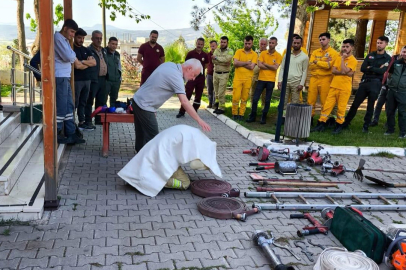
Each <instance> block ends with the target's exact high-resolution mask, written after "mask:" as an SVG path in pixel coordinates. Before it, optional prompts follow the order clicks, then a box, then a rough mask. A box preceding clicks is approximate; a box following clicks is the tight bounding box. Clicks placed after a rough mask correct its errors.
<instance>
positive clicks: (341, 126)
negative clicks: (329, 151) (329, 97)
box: [332, 123, 343, 134]
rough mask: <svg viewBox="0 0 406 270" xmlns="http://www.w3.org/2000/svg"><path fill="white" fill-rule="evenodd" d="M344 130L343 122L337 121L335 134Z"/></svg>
mask: <svg viewBox="0 0 406 270" xmlns="http://www.w3.org/2000/svg"><path fill="white" fill-rule="evenodd" d="M341 131H343V124H339V123H336V126H335V128H334V130H333V132H332V133H333V134H340V133H341Z"/></svg>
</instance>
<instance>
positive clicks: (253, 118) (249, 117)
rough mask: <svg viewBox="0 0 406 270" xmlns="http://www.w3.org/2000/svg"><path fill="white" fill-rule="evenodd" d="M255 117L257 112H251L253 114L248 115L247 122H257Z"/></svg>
mask: <svg viewBox="0 0 406 270" xmlns="http://www.w3.org/2000/svg"><path fill="white" fill-rule="evenodd" d="M255 118H256V113H251V114H250V115H249V116H248V119H247V120H245V122H247V123H252V122H255V120H256V119H255Z"/></svg>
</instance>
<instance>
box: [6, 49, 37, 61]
mask: <svg viewBox="0 0 406 270" xmlns="http://www.w3.org/2000/svg"><path fill="white" fill-rule="evenodd" d="M7 49H8V50H10V51H12V52H14V53H17V54H19V55H22V56H24V58H27V59H28V60H30V59H31V58H32V57H31V56H29V55H28V54H26V53H23V52H22V51H19V50H17V49H15V48H13V47H11V46H10V45H9V46H7Z"/></svg>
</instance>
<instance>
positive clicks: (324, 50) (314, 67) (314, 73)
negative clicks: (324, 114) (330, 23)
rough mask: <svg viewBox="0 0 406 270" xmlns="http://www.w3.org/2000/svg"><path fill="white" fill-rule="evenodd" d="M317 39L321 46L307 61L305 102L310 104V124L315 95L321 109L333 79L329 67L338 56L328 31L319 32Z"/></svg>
mask: <svg viewBox="0 0 406 270" xmlns="http://www.w3.org/2000/svg"><path fill="white" fill-rule="evenodd" d="M319 41H320V45H321V48H320V49H317V50H315V51H313V52H312V55H311V56H310V63H309V71H310V82H309V89H307V103H308V104H309V105H311V106H312V125H313V117H314V114H315V108H316V102H317V97H318V96H320V103H321V110H323V106H324V103H325V102H326V98H327V95H328V91H329V90H330V83H331V80H332V79H333V74H332V73H331V69H332V67H333V63H334V60H335V59H336V58H337V57H338V52H337V51H336V50H334V49H333V48H331V47H330V33H321V34H320V35H319Z"/></svg>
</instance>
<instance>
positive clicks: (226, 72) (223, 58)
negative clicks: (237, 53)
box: [211, 36, 234, 114]
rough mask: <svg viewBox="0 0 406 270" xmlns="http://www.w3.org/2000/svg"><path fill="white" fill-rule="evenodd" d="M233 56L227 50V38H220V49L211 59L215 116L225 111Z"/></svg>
mask: <svg viewBox="0 0 406 270" xmlns="http://www.w3.org/2000/svg"><path fill="white" fill-rule="evenodd" d="M233 55H234V52H233V50H232V49H230V48H228V37H226V36H222V37H221V38H220V48H217V49H216V50H215V51H214V53H213V56H212V57H211V58H212V60H213V64H214V74H213V85H214V92H215V93H216V103H215V104H214V113H216V114H223V113H224V110H225V109H226V89H227V82H228V78H229V76H230V69H231V60H232V59H233Z"/></svg>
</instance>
